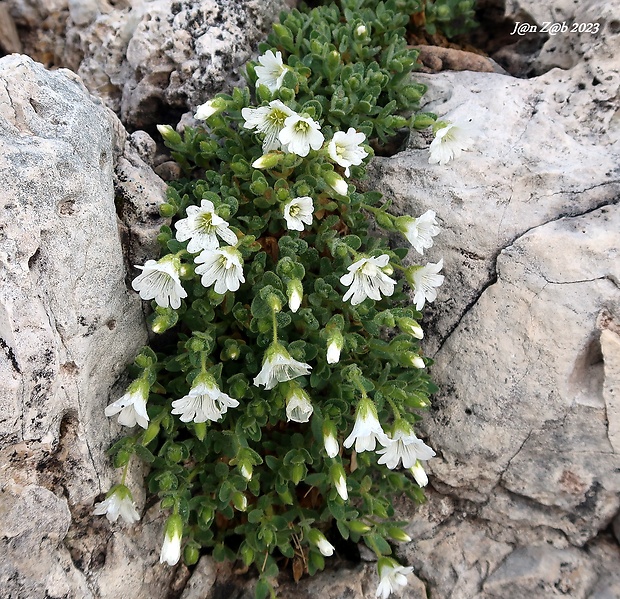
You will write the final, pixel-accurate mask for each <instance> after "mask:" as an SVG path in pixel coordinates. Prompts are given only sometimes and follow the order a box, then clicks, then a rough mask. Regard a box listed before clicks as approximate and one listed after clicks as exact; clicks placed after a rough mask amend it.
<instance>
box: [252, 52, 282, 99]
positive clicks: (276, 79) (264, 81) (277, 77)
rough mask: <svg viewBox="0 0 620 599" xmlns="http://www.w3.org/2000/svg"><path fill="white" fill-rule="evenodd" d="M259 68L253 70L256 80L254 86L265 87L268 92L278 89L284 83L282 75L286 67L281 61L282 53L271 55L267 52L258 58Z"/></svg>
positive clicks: (271, 53)
mask: <svg viewBox="0 0 620 599" xmlns="http://www.w3.org/2000/svg"><path fill="white" fill-rule="evenodd" d="M258 62H259V63H260V66H257V67H255V68H254V72H255V73H256V75H257V77H258V79H257V80H256V86H257V87H258V86H259V85H266V86H267V88H268V89H269V91H270V92H275V91H276V90H278V89H280V87H281V86H282V82H283V81H284V75H286V71H287V70H288V67H287V66H286V65H285V64H284V62H283V61H282V52H276V53H275V54H274V53H273V51H272V50H267V52H265V53H264V54H263V55H262V56H259V57H258Z"/></svg>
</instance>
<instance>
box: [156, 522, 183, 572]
mask: <svg viewBox="0 0 620 599" xmlns="http://www.w3.org/2000/svg"><path fill="white" fill-rule="evenodd" d="M182 538H183V520H181V516H179V514H172V516H170V517H169V518H168V520H167V521H166V529H165V533H164V544H163V545H162V548H161V555H160V557H159V561H160V563H162V564H163V563H164V562H166V563H167V564H168V565H169V566H174V565H175V564H176V563H177V562H178V561H179V558H180V557H181V539H182Z"/></svg>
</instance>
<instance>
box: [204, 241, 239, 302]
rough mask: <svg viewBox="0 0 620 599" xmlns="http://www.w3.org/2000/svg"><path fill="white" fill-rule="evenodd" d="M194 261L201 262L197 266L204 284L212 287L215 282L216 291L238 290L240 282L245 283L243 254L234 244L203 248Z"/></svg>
mask: <svg viewBox="0 0 620 599" xmlns="http://www.w3.org/2000/svg"><path fill="white" fill-rule="evenodd" d="M194 262H196V263H198V264H200V266H197V267H196V274H199V275H202V277H201V279H200V282H201V283H202V285H203V286H204V287H211V285H213V284H214V283H215V286H214V289H215V292H216V293H226V292H227V291H237V289H239V286H240V284H241V283H245V277H244V276H243V256H242V255H241V252H240V251H239V250H237V249H236V248H234V247H232V246H227V247H221V248H217V249H214V250H203V251H202V252H201V253H200V254H199V255H198V256H196V257H195V258H194Z"/></svg>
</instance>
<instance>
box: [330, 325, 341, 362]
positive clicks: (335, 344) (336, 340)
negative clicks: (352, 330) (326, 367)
mask: <svg viewBox="0 0 620 599" xmlns="http://www.w3.org/2000/svg"><path fill="white" fill-rule="evenodd" d="M343 345H344V338H343V337H342V333H341V332H340V331H339V330H337V329H336V330H334V331H332V332H331V333H330V335H329V338H328V341H327V363H328V364H336V363H337V362H338V361H339V360H340V351H341V350H342V346H343Z"/></svg>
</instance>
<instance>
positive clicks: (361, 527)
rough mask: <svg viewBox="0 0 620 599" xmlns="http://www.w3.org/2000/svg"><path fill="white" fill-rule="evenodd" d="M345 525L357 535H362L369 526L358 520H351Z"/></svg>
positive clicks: (367, 530) (368, 529)
mask: <svg viewBox="0 0 620 599" xmlns="http://www.w3.org/2000/svg"><path fill="white" fill-rule="evenodd" d="M347 526H348V527H349V530H350V531H351V532H354V533H356V534H358V535H364V534H366V533H367V532H370V526H368V525H367V524H364V523H363V522H360V521H359V520H353V521H352V522H347Z"/></svg>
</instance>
